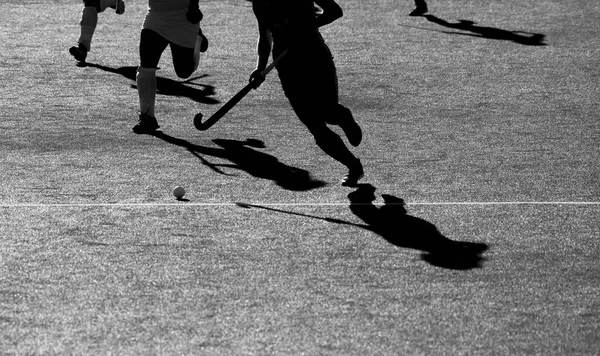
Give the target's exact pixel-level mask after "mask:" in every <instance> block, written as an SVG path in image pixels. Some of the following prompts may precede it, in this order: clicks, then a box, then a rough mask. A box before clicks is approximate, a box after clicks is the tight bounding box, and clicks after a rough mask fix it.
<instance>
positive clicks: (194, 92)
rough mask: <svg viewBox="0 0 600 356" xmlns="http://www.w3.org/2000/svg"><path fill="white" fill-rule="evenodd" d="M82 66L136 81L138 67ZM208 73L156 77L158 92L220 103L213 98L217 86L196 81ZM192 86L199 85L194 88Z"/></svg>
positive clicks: (133, 86)
mask: <svg viewBox="0 0 600 356" xmlns="http://www.w3.org/2000/svg"><path fill="white" fill-rule="evenodd" d="M80 66H83V67H91V68H98V69H101V70H103V71H105V72H109V73H115V74H120V75H122V76H124V77H125V78H127V79H130V80H132V81H134V82H135V76H136V73H137V67H134V66H129V67H119V68H112V67H107V66H103V65H100V64H94V63H87V62H85V63H81V64H80ZM206 76H207V75H206V74H203V75H199V76H196V77H192V78H189V79H186V80H183V81H176V80H173V79H169V78H163V77H158V76H157V77H156V93H157V94H161V95H168V96H180V97H185V98H189V99H191V100H193V101H195V102H197V103H203V104H218V103H219V101H218V100H216V99H213V98H211V96H213V95H215V87H213V86H212V85H206V84H198V83H194V81H195V80H198V79H200V78H204V77H206ZM192 86H197V87H198V88H194V87H192ZM131 87H132V88H134V89H137V86H136V85H135V84H132V85H131Z"/></svg>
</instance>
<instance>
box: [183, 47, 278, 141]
mask: <svg viewBox="0 0 600 356" xmlns="http://www.w3.org/2000/svg"><path fill="white" fill-rule="evenodd" d="M286 53H287V50H285V51H284V52H283V53H282V54H280V55H279V57H277V58H275V59H274V60H273V62H271V64H269V65H268V66H267V67H266V68H265V69H264V70H263V71H262V72H260V74H261V75H262V76H263V77H266V76H267V74H268V73H269V72H270V71H271V70H272V69H273V68H275V66H276V65H277V63H279V61H280V60H281V59H282V58H283V56H285V54H286ZM252 89H253V83H248V84H246V86H245V87H243V88H242V90H240V91H239V92H238V93H237V94H235V95H234V96H233V98H231V99H229V101H228V102H226V103H225V104H224V105H223V106H222V107H221V108H220V109H219V110H217V112H216V113H214V114H213V115H212V116H211V117H209V118H208V119H206V121H204V122H202V117H203V116H204V115H202V113H201V112H199V113H197V114H196V116H194V126H195V127H196V128H197V129H198V130H200V131H204V130H207V129H208V128H210V127H211V126H212V125H214V124H215V123H216V122H217V121H219V120H221V118H223V116H225V114H227V112H229V110H231V109H232V108H233V107H234V106H235V105H236V104H237V103H239V102H240V100H242V98H243V97H245V96H246V94H248V93H249V92H250V90H252Z"/></svg>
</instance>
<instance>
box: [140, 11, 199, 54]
mask: <svg viewBox="0 0 600 356" xmlns="http://www.w3.org/2000/svg"><path fill="white" fill-rule="evenodd" d="M188 3H189V0H162V1H161V0H151V1H149V9H148V13H147V14H146V19H145V20H144V24H143V26H142V28H145V29H149V30H152V31H154V32H156V33H158V34H159V35H161V36H163V37H164V38H166V39H167V40H168V41H169V42H172V43H175V44H176V45H179V46H182V47H186V48H194V46H195V45H196V37H197V36H198V29H199V24H191V23H190V22H189V21H188V20H187V18H186V17H185V14H186V13H187V10H188V7H187V6H188V5H187V4H188Z"/></svg>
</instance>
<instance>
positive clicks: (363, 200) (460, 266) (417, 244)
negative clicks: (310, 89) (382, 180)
mask: <svg viewBox="0 0 600 356" xmlns="http://www.w3.org/2000/svg"><path fill="white" fill-rule="evenodd" d="M375 190H376V188H375V187H373V186H372V185H370V184H361V185H359V187H358V189H357V190H356V191H354V192H352V193H350V194H348V198H349V199H350V211H351V212H352V213H353V214H354V215H356V216H357V217H359V218H360V219H361V220H362V221H363V222H364V224H356V223H352V222H349V221H345V220H340V219H335V218H327V217H320V216H315V215H309V214H302V213H296V212H292V211H288V210H282V209H277V208H272V207H267V206H261V205H254V204H246V203H236V204H237V205H238V206H240V207H242V208H248V209H249V208H258V209H263V210H268V211H273V212H278V213H285V214H289V215H295V216H301V217H307V218H311V219H317V220H323V221H327V222H330V223H334V224H340V225H350V226H355V227H359V228H362V229H365V230H369V231H372V232H374V233H376V234H378V235H380V236H381V237H383V238H384V239H385V240H386V241H388V242H389V243H391V244H393V245H395V246H398V247H403V248H411V249H415V250H418V251H421V252H422V254H421V258H422V259H423V260H424V261H426V262H427V263H429V264H431V265H434V266H437V267H442V268H448V269H453V270H468V269H473V268H478V267H482V263H483V262H484V261H485V258H484V257H483V256H482V253H483V252H484V251H486V250H487V249H488V246H487V245H486V244H483V243H474V242H461V241H453V240H450V239H449V238H447V237H445V236H443V235H442V234H441V233H440V231H439V230H438V229H437V228H436V227H435V225H433V224H432V223H430V222H428V221H426V220H423V219H421V218H417V217H415V216H411V215H408V213H407V211H406V209H405V208H404V201H403V200H402V199H400V198H397V197H394V196H392V195H387V194H383V195H382V198H383V200H384V205H383V206H381V207H377V206H376V205H374V204H373V202H374V201H375Z"/></svg>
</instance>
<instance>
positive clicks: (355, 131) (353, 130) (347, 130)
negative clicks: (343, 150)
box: [339, 107, 362, 147]
mask: <svg viewBox="0 0 600 356" xmlns="http://www.w3.org/2000/svg"><path fill="white" fill-rule="evenodd" d="M342 111H344V113H343V114H344V117H343V118H342V119H341V121H340V124H339V125H340V127H341V128H342V130H343V131H344V134H345V135H346V137H347V138H348V142H350V144H351V145H352V146H354V147H356V146H358V145H360V142H361V141H362V129H361V128H360V126H359V125H358V123H357V122H356V120H354V116H352V111H350V109H348V108H346V107H342Z"/></svg>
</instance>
